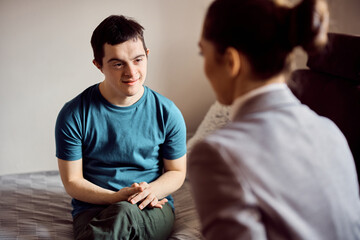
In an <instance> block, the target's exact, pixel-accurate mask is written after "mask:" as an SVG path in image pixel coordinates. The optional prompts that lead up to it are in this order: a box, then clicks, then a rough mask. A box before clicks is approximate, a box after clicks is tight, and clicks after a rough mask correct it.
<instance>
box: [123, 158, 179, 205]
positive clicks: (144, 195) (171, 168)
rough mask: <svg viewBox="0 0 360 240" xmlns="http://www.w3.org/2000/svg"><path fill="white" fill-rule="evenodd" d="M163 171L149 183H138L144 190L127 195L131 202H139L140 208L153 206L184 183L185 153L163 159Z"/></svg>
mask: <svg viewBox="0 0 360 240" xmlns="http://www.w3.org/2000/svg"><path fill="white" fill-rule="evenodd" d="M163 161H164V173H163V174H162V175H161V176H160V177H159V178H158V179H156V180H155V181H153V182H151V183H145V182H142V183H139V186H143V187H144V188H145V190H144V191H143V192H141V193H139V194H135V195H134V196H131V197H129V199H128V200H129V201H130V202H131V203H133V204H135V203H138V202H141V204H140V205H139V208H140V209H143V208H144V207H146V206H150V207H154V206H156V204H158V199H163V198H164V197H166V196H168V195H170V194H171V193H173V192H175V191H176V190H178V189H179V188H180V187H181V186H182V184H183V183H184V180H185V176H186V154H185V155H184V156H182V157H180V158H178V159H174V160H168V159H164V160H163Z"/></svg>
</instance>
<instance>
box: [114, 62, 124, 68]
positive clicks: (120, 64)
mask: <svg viewBox="0 0 360 240" xmlns="http://www.w3.org/2000/svg"><path fill="white" fill-rule="evenodd" d="M122 65H123V64H122V63H116V64H114V67H116V68H119V67H121V66H122Z"/></svg>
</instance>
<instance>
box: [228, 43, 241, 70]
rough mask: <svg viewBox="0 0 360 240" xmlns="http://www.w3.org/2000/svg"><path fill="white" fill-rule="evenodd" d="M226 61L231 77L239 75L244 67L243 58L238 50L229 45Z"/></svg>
mask: <svg viewBox="0 0 360 240" xmlns="http://www.w3.org/2000/svg"><path fill="white" fill-rule="evenodd" d="M225 61H226V67H227V70H228V73H229V75H230V76H231V77H236V76H237V75H239V73H240V70H241V68H242V58H241V54H240V53H239V51H238V50H236V49H235V48H233V47H228V48H227V49H226V51H225Z"/></svg>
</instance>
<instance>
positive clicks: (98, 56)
mask: <svg viewBox="0 0 360 240" xmlns="http://www.w3.org/2000/svg"><path fill="white" fill-rule="evenodd" d="M143 30H144V28H143V27H142V26H141V25H140V24H139V23H137V22H136V21H134V20H132V19H130V18H126V17H124V16H117V15H111V16H109V17H107V18H106V19H104V20H103V21H102V22H101V23H100V24H99V26H97V27H96V29H95V30H94V32H93V34H92V37H91V46H92V48H93V52H94V58H95V61H96V62H97V63H98V64H99V65H100V66H102V59H103V57H104V44H105V43H108V44H110V45H116V44H119V43H123V42H126V41H128V40H130V39H140V40H141V41H142V44H143V47H144V50H145V52H146V45H145V40H144V35H143Z"/></svg>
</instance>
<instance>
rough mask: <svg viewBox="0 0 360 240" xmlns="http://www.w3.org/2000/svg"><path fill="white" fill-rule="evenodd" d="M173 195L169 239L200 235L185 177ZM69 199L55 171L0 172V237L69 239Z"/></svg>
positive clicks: (71, 233)
mask: <svg viewBox="0 0 360 240" xmlns="http://www.w3.org/2000/svg"><path fill="white" fill-rule="evenodd" d="M173 197H174V199H175V208H176V210H175V213H176V221H175V226H174V230H173V233H172V235H171V237H170V238H169V239H189V240H190V239H191V240H193V239H201V234H200V231H199V226H200V225H199V221H198V218H197V214H196V211H195V208H194V204H193V200H192V197H191V194H190V188H189V182H188V180H186V181H185V183H184V185H183V186H182V187H181V188H180V189H179V190H178V191H177V192H175V193H174V194H173ZM70 201H71V198H70V196H69V195H68V194H67V193H66V192H65V190H64V187H63V185H62V182H61V179H60V175H59V172H58V171H46V172H36V173H26V174H13V175H5V176H0V209H1V210H0V239H24V240H32V239H73V231H72V218H71V214H70V211H71V204H70Z"/></svg>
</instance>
